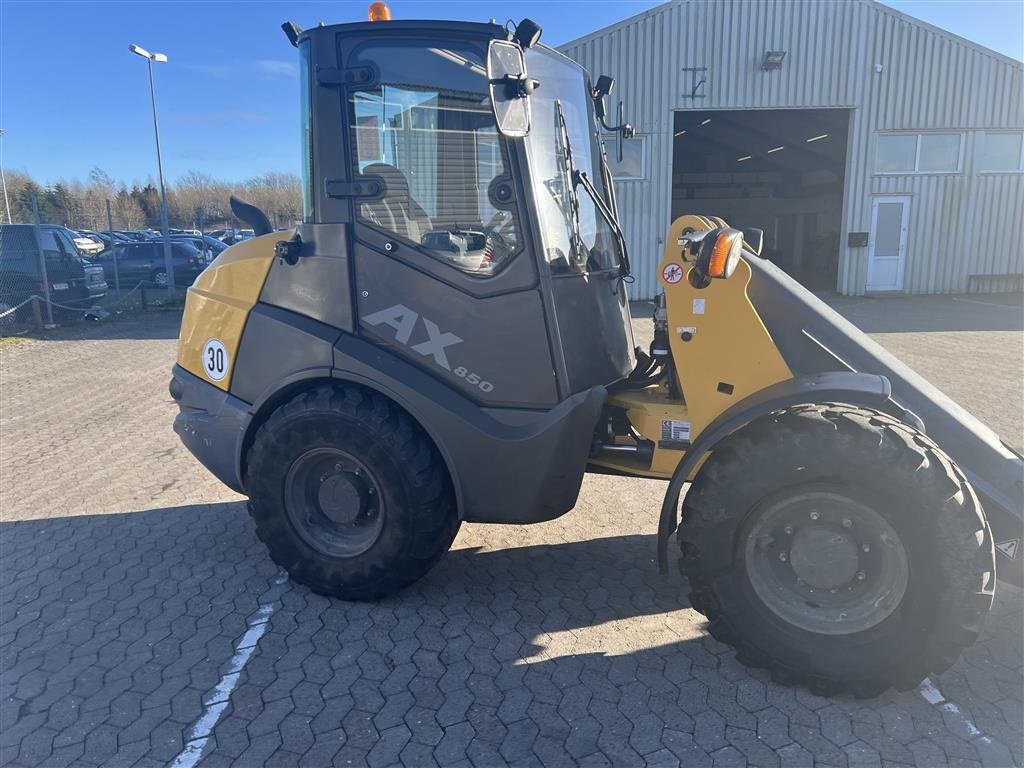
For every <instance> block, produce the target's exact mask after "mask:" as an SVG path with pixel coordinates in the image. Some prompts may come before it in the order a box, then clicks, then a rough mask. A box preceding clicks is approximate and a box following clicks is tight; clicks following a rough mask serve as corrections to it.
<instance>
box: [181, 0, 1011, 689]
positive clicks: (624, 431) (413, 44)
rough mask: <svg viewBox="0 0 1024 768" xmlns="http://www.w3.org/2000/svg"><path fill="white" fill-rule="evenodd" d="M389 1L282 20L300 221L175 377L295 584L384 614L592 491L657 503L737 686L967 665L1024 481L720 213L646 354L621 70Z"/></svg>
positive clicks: (260, 222) (239, 252) (204, 331)
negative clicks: (386, 604)
mask: <svg viewBox="0 0 1024 768" xmlns="http://www.w3.org/2000/svg"><path fill="white" fill-rule="evenodd" d="M375 6H376V10H375V12H374V13H373V14H372V16H374V17H376V18H379V19H383V20H380V21H375V22H374V21H371V22H365V23H353V24H341V25H334V26H323V25H321V26H317V27H315V28H313V29H309V30H302V29H300V28H299V27H298V26H297V25H295V24H293V23H287V24H285V25H283V26H284V30H285V33H286V35H287V36H288V38H289V40H290V42H291V43H292V44H293V45H294V46H295V47H296V48H297V50H298V56H299V62H300V72H301V77H300V80H301V94H300V103H301V110H300V115H301V136H302V171H303V173H302V188H303V204H304V211H303V220H302V223H301V224H299V225H298V226H297V227H296V228H295V229H294V230H292V231H289V232H283V233H282V232H277V233H275V232H273V231H272V229H271V227H270V225H269V222H268V221H267V218H266V216H265V215H263V214H262V213H261V212H260V211H259V210H258V209H256V208H254V207H252V206H250V205H247V204H245V203H243V202H241V201H237V200H236V201H233V207H234V211H235V214H236V215H237V216H238V217H239V218H241V219H243V220H244V221H246V222H247V223H248V225H249V226H251V227H252V228H253V230H254V231H255V232H256V234H257V237H255V238H254V239H252V240H249V241H246V242H243V243H240V244H238V245H234V246H232V247H231V248H229V249H227V250H226V251H224V252H223V253H222V254H221V255H220V256H219V257H218V258H217V259H216V261H214V262H213V264H212V265H211V266H210V267H209V268H208V269H207V270H206V271H205V272H204V273H203V274H202V275H200V276H199V278H198V279H197V280H196V282H195V284H194V285H193V286H192V287H191V288H190V289H189V291H188V295H187V300H186V304H185V312H184V317H183V320H182V326H181V336H180V341H179V351H178V361H177V365H176V366H175V367H174V371H173V379H172V381H171V384H170V391H171V395H172V396H173V397H174V399H175V400H176V401H177V403H178V405H179V407H180V413H179V415H178V416H177V418H176V420H175V430H176V431H177V433H178V434H179V435H180V437H181V439H182V440H183V441H184V443H185V445H186V446H187V447H188V448H189V450H191V451H192V452H193V453H194V454H195V455H196V457H197V458H198V459H199V460H200V461H201V462H202V463H203V464H204V465H205V466H206V467H208V468H209V469H210V470H211V471H212V472H213V473H214V474H215V475H216V476H217V477H218V478H220V479H221V480H222V481H223V482H224V483H226V484H227V485H228V486H230V487H231V488H233V489H235V490H237V491H239V492H241V493H244V494H245V495H247V496H248V497H249V500H250V501H249V510H250V512H251V514H252V517H253V520H254V521H255V525H256V532H257V534H258V535H259V537H260V538H261V539H262V540H263V542H264V543H265V544H266V546H267V549H268V550H269V553H270V556H271V557H272V558H273V559H274V561H275V562H277V563H279V564H280V565H281V566H283V567H284V568H286V569H287V570H288V573H289V574H290V575H291V577H292V578H293V579H294V580H295V581H297V582H300V583H302V584H305V585H308V587H309V588H310V589H312V590H314V591H316V592H320V593H323V594H328V595H334V596H338V597H341V598H345V599H355V600H362V599H374V598H378V597H381V596H384V595H389V594H392V593H395V592H397V591H398V590H400V589H402V588H403V587H405V586H406V585H408V584H410V583H411V582H413V581H415V580H416V579H418V578H420V577H421V576H423V575H424V574H425V573H426V572H427V571H428V570H429V569H430V567H431V566H432V565H433V564H434V563H435V562H436V561H437V560H438V559H439V558H440V557H441V556H442V555H443V554H444V552H445V551H447V549H448V548H449V546H450V545H451V543H452V541H453V539H454V538H455V535H456V532H457V531H458V528H459V525H460V524H461V522H462V521H473V522H483V523H533V522H538V521H543V520H550V519H552V518H555V517H558V516H559V515H562V514H564V513H566V512H567V511H569V510H570V509H572V508H573V506H574V504H575V503H576V499H577V495H578V493H579V490H580V487H581V482H582V479H583V476H584V474H585V473H586V472H588V471H590V472H608V473H616V474H620V475H628V476H634V477H644V478H658V479H661V480H665V481H667V492H666V495H665V501H664V504H663V506H662V509H661V511H660V516H659V525H658V542H659V544H658V555H659V562H660V564H661V567H662V570H663V571H664V570H666V568H667V563H668V561H669V555H668V546H669V542H670V539H671V537H672V535H673V534H676V538H677V540H678V542H679V546H680V556H679V565H680V568H681V571H682V573H683V574H684V575H685V577H686V578H687V579H688V582H689V587H690V594H691V600H692V604H693V606H694V607H695V608H697V609H698V610H699V611H701V612H702V613H704V614H705V615H706V616H707V617H708V619H709V621H710V629H711V632H712V633H713V634H714V635H715V636H716V637H718V638H720V639H721V640H723V641H725V642H728V643H731V644H733V645H734V646H735V647H736V648H737V650H738V653H739V657H740V659H741V660H742V661H744V662H745V663H748V664H751V665H756V666H763V667H768V668H769V669H770V670H771V672H772V675H773V676H774V677H775V678H776V679H778V680H780V681H784V682H792V683H802V684H806V685H809V686H810V687H812V688H813V689H814V690H816V691H840V690H849V691H852V692H854V693H856V694H858V695H873V694H876V693H878V692H879V691H882V690H884V689H885V688H887V687H889V686H890V685H895V686H897V687H899V688H907V687H910V686H913V685H915V684H917V683H918V682H919V681H920V680H921V679H922V678H923V677H924V676H925V675H927V674H930V673H933V672H938V671H941V670H943V669H945V668H946V667H948V666H949V665H950V664H951V663H952V662H953V661H954V660H955V659H956V658H957V656H958V654H959V653H960V652H961V650H963V649H964V648H965V647H967V646H968V645H970V644H971V643H972V642H973V641H974V639H975V638H976V637H977V635H978V632H979V629H980V627H981V624H982V621H983V620H984V617H985V615H986V613H987V611H988V610H989V607H990V605H991V603H992V599H993V592H994V589H995V571H996V564H995V561H994V557H995V554H994V553H995V549H994V542H1002V541H1017V542H1019V539H1020V535H1021V517H1020V511H1021V467H1022V463H1021V457H1020V456H1019V455H1016V454H1014V453H1013V452H1012V451H1010V450H1009V449H1007V448H1006V447H1005V446H1003V445H1002V444H1001V443H1000V441H999V439H998V438H997V437H996V436H995V435H994V434H992V433H991V432H990V431H989V430H987V429H986V428H985V427H983V426H982V425H981V424H979V423H978V422H977V421H975V420H974V419H973V418H971V417H970V416H969V415H967V414H966V413H965V412H964V411H963V410H962V409H960V408H959V407H957V406H956V405H955V404H954V403H952V402H950V401H949V400H948V399H947V398H945V397H944V396H943V395H942V394H940V393H939V392H938V391H936V390H935V389H934V388H932V387H930V386H929V385H928V384H927V383H926V382H924V381H922V380H921V379H920V378H918V377H917V376H916V375H915V374H913V373H912V372H911V371H909V370H908V369H906V368H905V367H904V366H902V365H901V364H900V363H899V362H898V361H896V360H894V359H893V358H891V357H890V356H888V355H886V354H885V353H884V352H883V351H882V350H881V349H879V348H878V347H877V346H876V345H874V344H873V343H872V342H871V341H870V340H868V339H867V338H866V337H864V336H863V335H862V334H860V333H859V332H858V331H857V330H856V329H854V328H853V327H852V326H850V325H849V324H847V323H846V322H845V321H843V320H842V319H841V318H839V317H838V316H837V315H836V314H835V313H833V312H832V311H831V310H830V309H829V308H827V307H826V306H825V305H823V304H822V303H820V302H819V301H818V300H817V299H815V298H814V297H813V296H812V295H810V294H809V293H808V292H807V291H805V290H804V289H803V288H801V287H800V286H799V285H798V284H796V283H795V282H794V281H793V280H792V279H790V278H789V277H788V276H787V275H786V274H784V273H783V272H782V271H781V270H779V269H778V268H776V267H775V266H774V265H772V264H771V263H769V262H768V261H766V260H763V259H761V258H760V257H759V253H760V250H761V233H760V232H759V231H757V230H748V231H745V232H740V231H738V230H735V229H732V228H730V227H729V226H728V225H727V224H726V223H725V222H723V221H721V220H719V219H716V218H713V217H703V216H683V217H681V218H679V219H677V220H676V221H674V222H673V223H672V225H671V227H670V228H669V232H668V237H667V238H666V240H665V243H666V245H665V249H664V255H663V257H662V260H661V263H660V264H659V265H658V276H659V280H660V285H661V291H662V292H661V294H660V296H659V297H658V300H657V302H656V309H655V311H654V316H653V322H654V342H653V344H652V345H651V346H650V348H649V349H647V350H641V349H639V348H637V347H635V345H634V342H633V336H632V329H631V324H630V309H629V304H628V302H627V297H628V288H629V283H630V281H631V277H630V262H629V258H628V256H627V253H626V246H625V240H624V238H623V234H622V230H621V229H620V226H619V221H618V213H617V205H616V200H615V193H614V187H613V184H612V181H611V175H610V172H609V169H608V164H607V162H606V157H605V153H604V148H603V145H602V143H601V141H600V136H601V130H602V129H604V131H605V132H612V133H615V132H618V133H619V134H622V135H627V136H628V135H629V134H630V132H631V130H632V129H631V128H630V127H629V126H628V125H625V124H623V125H618V126H610V125H607V124H606V114H605V107H604V98H605V96H606V95H607V94H608V93H609V92H610V90H611V87H612V82H611V80H610V78H607V77H601V78H599V79H598V80H596V81H592V80H591V78H590V76H589V75H588V73H587V72H585V71H584V70H583V69H582V68H581V67H580V66H579V65H577V64H576V63H575V62H573V61H571V60H570V59H568V58H566V57H565V56H563V55H561V54H560V53H558V52H556V51H554V50H552V49H551V48H548V47H546V46H544V45H543V44H541V43H540V41H539V38H540V35H541V29H540V27H539V26H538V25H537V24H535V23H533V22H531V21H529V20H524V21H523V22H522V23H520V24H519V25H518V26H516V27H515V28H511V27H508V28H506V27H505V26H501V25H497V24H493V23H490V24H476V23H455V22H435V21H415V22H413V21H390V20H388V19H387V16H388V14H387V13H384V12H382V11H381V8H380V7H379V5H376V4H375ZM687 483H689V484H690V485H689V488H688V490H687V492H686V493H685V496H684V495H683V493H682V491H683V489H684V486H685V485H686V484H687ZM652 513H653V511H652ZM990 525H991V526H992V527H995V528H996V529H997V534H998V535H997V537H996V538H995V539H994V538H993V533H992V527H990ZM1007 548H1008V547H1007ZM1014 566H1017V568H1016V569H1015V568H1014ZM999 568H1000V572H1001V575H1003V576H1004V577H1006V578H1009V579H1011V580H1018V581H1019V579H1020V570H1019V560H1018V561H1013V560H1010V559H1009V558H1004V560H1002V561H1000V564H999Z"/></svg>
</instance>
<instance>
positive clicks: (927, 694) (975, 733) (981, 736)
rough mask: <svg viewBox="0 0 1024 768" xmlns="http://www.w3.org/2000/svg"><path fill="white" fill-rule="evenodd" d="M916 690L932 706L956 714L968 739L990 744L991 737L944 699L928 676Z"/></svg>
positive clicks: (958, 708) (954, 705)
mask: <svg viewBox="0 0 1024 768" xmlns="http://www.w3.org/2000/svg"><path fill="white" fill-rule="evenodd" d="M917 690H918V692H919V693H920V694H921V696H922V697H923V698H924V700H925V701H927V702H928V703H929V704H931V705H932V706H937V707H938V708H939V709H941V710H943V711H945V712H949V713H950V714H951V715H956V717H957V719H958V720H959V721H960V724H961V725H962V726H963V729H964V731H966V732H967V734H968V736H970V740H971V741H972V742H973V741H980V742H982V743H984V744H991V743H992V737H991V736H989V735H988V734H986V733H985V732H984V731H982V730H981V729H980V728H978V726H976V725H975V724H974V723H973V722H972V721H971V719H970V718H968V717H967V716H966V715H965V714H964V713H963V712H961V711H960V707H958V706H957V705H956V704H954V703H953V702H952V701H946V697H945V696H943V695H942V691H940V690H939V689H938V688H937V687H936V686H935V684H934V683H932V681H931V680H930V679H929V678H927V677H926V678H925V679H924V680H922V681H921V685H920V686H918V689H917Z"/></svg>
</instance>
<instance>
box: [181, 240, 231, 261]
mask: <svg viewBox="0 0 1024 768" xmlns="http://www.w3.org/2000/svg"><path fill="white" fill-rule="evenodd" d="M171 240H172V241H174V242H179V243H191V244H192V245H193V246H194V247H195V248H196V250H198V251H199V252H200V253H202V254H203V257H204V258H205V259H206V263H207V264H209V263H210V262H211V261H213V260H214V259H215V258H217V255H218V254H219V253H220V252H221V251H225V250H227V248H228V246H227V243H224V242H222V241H220V240H218V239H217V238H215V237H210V236H209V235H205V236H200V235H171Z"/></svg>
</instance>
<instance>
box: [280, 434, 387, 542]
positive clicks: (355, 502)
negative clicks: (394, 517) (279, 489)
mask: <svg viewBox="0 0 1024 768" xmlns="http://www.w3.org/2000/svg"><path fill="white" fill-rule="evenodd" d="M284 502H285V511H286V513H287V515H288V519H289V520H290V521H291V523H292V525H293V526H294V527H295V530H296V531H298V533H299V536H301V537H302V539H303V540H304V541H305V542H306V543H307V544H309V545H310V546H311V547H313V548H315V549H316V550H318V551H319V552H321V553H323V554H325V555H328V556H330V557H355V556H356V555H360V554H362V553H363V552H365V551H366V550H368V549H369V548H370V547H372V546H373V545H374V543H375V542H376V541H377V539H378V538H379V537H380V533H381V530H382V529H383V527H384V499H383V497H382V496H381V492H380V485H379V483H378V481H377V478H376V476H375V475H374V473H373V472H371V471H370V470H369V469H368V468H367V466H366V465H365V464H363V463H362V462H361V461H359V460H358V459H356V458H355V457H354V456H352V455H350V454H348V453H346V452H345V451H342V450H339V449H337V448H315V449H313V450H310V451H307V452H306V453H304V454H302V455H301V456H300V457H299V458H298V459H296V460H295V461H294V462H293V463H292V466H291V467H290V468H289V470H288V474H287V476H286V477H285V485H284Z"/></svg>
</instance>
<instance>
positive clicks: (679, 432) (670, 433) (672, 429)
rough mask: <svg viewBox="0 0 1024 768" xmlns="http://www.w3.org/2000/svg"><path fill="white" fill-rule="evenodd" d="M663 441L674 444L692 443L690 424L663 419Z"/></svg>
mask: <svg viewBox="0 0 1024 768" xmlns="http://www.w3.org/2000/svg"><path fill="white" fill-rule="evenodd" d="M661 439H662V440H671V441H674V442H686V443H688V442H690V422H688V421H675V420H673V419H662V420H661Z"/></svg>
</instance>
